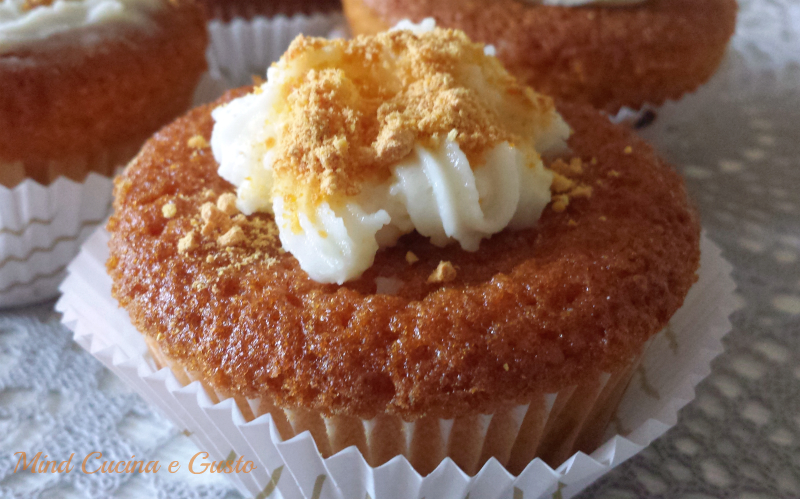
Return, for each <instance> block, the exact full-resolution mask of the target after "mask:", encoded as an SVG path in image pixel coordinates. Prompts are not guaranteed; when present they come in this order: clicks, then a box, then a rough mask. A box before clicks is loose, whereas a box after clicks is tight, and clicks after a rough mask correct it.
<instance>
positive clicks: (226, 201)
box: [217, 192, 239, 216]
mask: <svg viewBox="0 0 800 499" xmlns="http://www.w3.org/2000/svg"><path fill="white" fill-rule="evenodd" d="M217 208H219V210H220V211H221V212H223V213H225V214H226V215H228V216H233V215H236V214H237V213H239V209H238V208H236V194H234V193H232V192H226V193H225V194H223V195H221V196H220V197H219V199H217Z"/></svg>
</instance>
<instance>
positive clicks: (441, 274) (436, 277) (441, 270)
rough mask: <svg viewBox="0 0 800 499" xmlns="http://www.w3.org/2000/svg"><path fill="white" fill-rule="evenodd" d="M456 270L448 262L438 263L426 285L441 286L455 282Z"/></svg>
mask: <svg viewBox="0 0 800 499" xmlns="http://www.w3.org/2000/svg"><path fill="white" fill-rule="evenodd" d="M457 274H458V273H457V272H456V268H455V267H454V266H453V264H452V263H450V262H444V261H442V262H439V265H438V266H437V267H436V270H434V271H433V272H432V273H431V275H430V276H428V284H442V283H448V282H452V281H454V280H455V278H456V275H457Z"/></svg>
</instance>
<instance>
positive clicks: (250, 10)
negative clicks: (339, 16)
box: [200, 0, 342, 21]
mask: <svg viewBox="0 0 800 499" xmlns="http://www.w3.org/2000/svg"><path fill="white" fill-rule="evenodd" d="M200 2H201V3H202V4H203V5H204V6H205V7H206V11H207V12H208V15H209V17H211V18H213V19H219V20H222V21H230V20H231V19H233V18H236V17H241V18H244V19H251V18H253V17H256V16H265V17H273V16H277V15H284V16H293V15H297V14H304V15H311V14H329V13H333V12H337V11H339V10H341V8H342V4H341V0H200Z"/></svg>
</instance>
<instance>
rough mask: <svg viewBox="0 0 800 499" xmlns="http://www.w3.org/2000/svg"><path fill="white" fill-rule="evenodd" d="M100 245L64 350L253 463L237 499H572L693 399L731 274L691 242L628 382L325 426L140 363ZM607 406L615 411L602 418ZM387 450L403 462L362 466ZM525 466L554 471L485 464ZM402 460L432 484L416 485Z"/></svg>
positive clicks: (71, 299)
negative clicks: (683, 282)
mask: <svg viewBox="0 0 800 499" xmlns="http://www.w3.org/2000/svg"><path fill="white" fill-rule="evenodd" d="M107 241H108V234H107V233H106V232H105V231H104V230H99V231H98V232H96V233H95V234H94V235H93V236H92V237H91V238H90V240H89V241H88V242H87V243H86V244H85V245H84V247H83V249H82V251H81V253H80V255H79V256H78V257H77V258H76V259H75V261H74V262H73V263H72V264H71V265H70V267H69V277H68V278H67V279H66V281H65V282H64V283H63V285H62V288H61V289H62V291H63V293H64V295H63V296H62V298H61V300H60V301H59V303H58V304H57V309H58V310H59V311H61V312H62V313H63V314H64V315H63V322H64V323H65V324H66V325H67V326H68V327H69V328H71V329H72V330H73V331H74V333H75V340H76V341H77V342H78V343H80V344H81V345H82V346H83V347H84V348H85V349H87V350H88V351H89V352H90V353H92V355H94V356H95V357H97V358H98V359H99V360H100V361H102V362H103V363H104V364H105V365H106V366H108V367H109V369H111V370H112V371H114V372H115V373H116V374H117V375H119V376H120V377H121V378H122V379H124V380H125V381H127V382H128V384H130V385H131V386H132V387H133V388H134V389H135V390H136V391H137V392H138V393H139V394H140V395H141V396H142V397H144V398H145V399H146V400H147V401H149V402H150V403H152V404H153V405H156V406H158V407H159V408H160V409H161V411H162V412H163V413H164V414H165V415H166V416H167V417H168V418H169V419H170V420H172V421H173V422H174V424H175V425H176V426H178V427H179V428H181V429H183V430H185V431H186V432H187V434H188V435H189V436H190V437H191V438H192V439H193V440H194V441H195V442H196V443H197V445H198V447H199V449H200V450H201V451H205V452H208V453H209V455H210V457H209V460H217V461H218V460H225V459H230V458H231V457H233V456H244V459H246V460H251V461H253V462H254V463H255V465H256V466H257V468H256V469H255V470H253V471H252V472H250V473H232V474H230V475H228V476H230V477H231V479H232V480H233V482H234V484H235V485H236V487H237V488H238V489H239V490H240V491H241V492H242V493H243V494H245V495H246V496H259V497H267V496H268V495H269V494H270V493H272V494H274V495H273V496H272V497H283V498H302V497H306V498H312V497H314V498H341V499H349V498H364V497H367V496H369V497H371V498H373V499H378V498H404V499H406V498H410V497H414V498H421V497H429V498H430V497H437V498H448V497H453V498H458V499H463V498H464V497H465V496H466V495H467V494H469V496H470V499H477V498H486V499H494V498H501V497H509V498H510V497H515V498H516V497H520V496H519V495H518V494H522V497H525V498H526V499H529V498H538V497H550V496H551V495H552V494H553V493H556V492H558V493H560V494H561V497H565V498H566V497H572V496H573V495H575V494H577V493H578V492H580V491H581V490H583V489H584V488H585V487H586V486H588V485H589V484H590V483H592V482H593V481H594V480H596V479H597V478H598V477H600V476H602V475H603V474H605V473H607V472H608V471H609V470H610V469H612V468H614V467H615V466H617V465H618V464H620V463H621V462H623V461H625V460H626V459H628V458H629V457H630V456H632V455H634V454H636V453H637V452H639V451H640V450H641V449H643V448H644V447H645V446H647V445H648V444H649V443H650V442H651V441H652V440H654V439H655V438H657V437H659V436H660V435H661V434H663V433H664V432H665V431H666V430H667V429H669V428H670V427H671V426H673V425H674V424H675V423H676V421H677V412H678V410H679V409H680V408H681V407H683V406H684V405H685V404H686V403H687V402H689V401H690V400H691V399H692V398H693V397H694V386H695V385H696V384H697V383H698V382H699V381H700V380H701V379H702V378H703V377H705V376H706V375H707V374H708V372H709V370H710V362H711V360H712V359H713V358H714V357H715V356H716V355H717V354H719V353H720V352H721V351H722V345H721V338H722V336H723V335H724V334H725V333H727V331H728V330H729V329H730V323H729V322H728V315H729V314H730V313H731V312H732V311H733V310H734V309H735V301H734V299H733V291H734V288H735V285H734V283H733V281H732V279H731V278H730V271H731V267H730V265H729V264H728V263H727V262H725V261H724V260H723V259H722V258H721V256H720V250H719V248H717V246H715V245H714V244H713V243H711V242H710V241H709V240H708V239H706V238H705V237H704V238H703V240H702V244H701V249H702V257H701V269H700V279H699V281H698V282H697V283H696V284H695V285H694V287H693V288H692V289H691V291H690V293H689V296H688V297H687V299H686V303H685V304H684V306H683V307H682V308H681V309H680V310H679V311H678V312H677V313H676V314H675V316H674V317H673V318H672V320H671V321H670V323H669V327H668V328H667V329H666V330H665V331H663V332H662V333H660V334H659V335H657V336H655V337H654V338H653V339H652V340H651V341H650V343H649V345H648V348H647V349H646V351H645V352H644V354H643V356H642V359H641V362H640V363H639V364H636V363H633V364H631V366H630V368H629V372H630V375H629V373H619V374H618V375H617V376H615V377H609V376H603V377H601V378H600V379H598V380H595V383H594V384H587V385H586V386H580V387H575V388H571V389H569V390H562V392H561V393H559V394H542V396H541V397H536V398H535V399H534V400H532V401H531V404H530V405H528V406H527V407H525V406H522V407H511V408H507V409H506V410H503V411H498V413H496V414H495V415H494V416H478V417H474V418H457V419H456V420H420V421H418V422H416V423H403V422H401V421H399V420H396V419H393V418H391V417H382V418H376V419H375V420H372V421H368V422H367V421H360V420H355V419H350V418H331V419H328V420H326V419H325V418H322V417H321V416H320V415H319V414H315V413H313V412H310V411H300V410H298V411H280V410H278V409H277V408H276V407H274V405H272V404H271V403H270V401H268V400H247V399H239V398H236V397H229V396H228V395H227V394H223V393H218V392H216V391H214V390H212V389H210V387H204V386H203V385H202V383H200V382H199V381H193V375H192V373H188V372H185V371H183V370H181V369H178V368H176V369H175V370H174V371H173V370H171V369H170V368H159V365H161V364H168V362H167V361H166V359H158V360H157V359H155V358H154V357H153V356H152V355H151V354H150V352H149V349H148V346H147V344H146V342H145V340H144V337H143V336H142V335H141V334H140V333H139V332H138V331H136V329H135V328H134V327H133V326H132V325H131V323H130V320H129V318H128V316H127V313H126V312H125V311H124V310H123V309H120V308H119V307H118V305H117V303H116V301H115V300H114V299H113V298H112V297H111V279H110V278H109V277H108V275H107V274H106V273H105V266H104V265H105V260H106V258H107V256H108V249H107ZM628 379H630V382H629V383H628V382H627V380H628ZM615 399H621V402H620V403H619V404H618V408H617V409H616V410H614V407H615V406H617V404H616V403H615ZM606 420H610V421H611V424H610V425H609V427H608V428H605V426H606V424H605V421H606ZM476 435H477V436H476ZM483 435H486V436H487V438H485V442H484V441H483V440H484V439H483V438H482V437H483ZM598 435H602V436H601V437H600V438H599V439H598ZM597 440H599V442H600V443H602V445H600V447H599V448H597V449H596V450H593V451H592V452H591V454H590V455H587V454H586V453H583V452H576V453H574V454H572V455H569V454H570V453H572V452H573V450H574V449H575V448H579V449H580V448H584V449H589V448H591V447H594V446H595V441H597ZM379 443H380V444H385V445H386V446H387V447H385V448H382V447H381V445H378V444H379ZM479 449H480V450H479ZM533 449H536V450H533ZM394 450H398V451H402V452H404V455H402V456H398V457H394V458H392V459H390V460H389V461H388V462H386V463H384V464H382V465H380V466H375V467H373V466H371V465H370V463H371V462H372V463H377V462H382V461H383V460H385V458H386V455H388V454H389V453H390V452H392V453H393V452H394ZM382 453H383V454H382ZM532 453H538V454H540V455H542V454H544V455H545V457H546V458H547V459H548V460H550V461H551V462H556V461H561V460H562V459H564V458H565V459H566V460H565V461H564V462H563V464H561V465H560V466H558V467H557V468H556V469H553V468H551V467H550V466H548V465H547V464H546V463H545V461H544V460H542V459H541V458H536V459H534V460H533V461H531V462H530V463H529V464H527V466H525V467H524V469H522V470H521V472H519V474H518V475H516V474H512V473H510V472H509V471H508V470H507V469H506V468H505V467H504V466H503V465H502V464H501V462H500V461H499V460H498V458H499V459H501V460H506V459H508V460H509V466H510V468H511V469H512V470H513V471H515V473H516V472H517V471H520V470H514V467H515V466H518V465H519V463H524V462H527V460H528V459H529V458H530V457H531V455H532ZM329 454H333V455H331V456H330V457H325V455H329ZM447 454H452V456H453V458H449V457H445V455H447ZM488 456H492V457H490V458H489V459H488V460H487V461H486V463H485V464H483V465H482V466H481V467H480V469H479V470H478V469H477V468H478V467H479V466H480V465H481V463H482V461H483V460H484V459H485V458H487V457H488ZM409 459H410V460H411V461H412V462H415V464H416V465H417V466H418V467H420V468H421V469H432V470H433V471H432V472H431V473H430V474H428V475H426V476H423V475H421V474H419V473H418V472H417V471H416V470H415V469H414V466H412V464H411V462H410V461H409ZM469 468H472V469H469ZM465 470H466V471H467V472H468V473H467V472H465ZM474 471H477V474H475V475H474V476H472V473H473V472H474ZM515 494H517V495H515Z"/></svg>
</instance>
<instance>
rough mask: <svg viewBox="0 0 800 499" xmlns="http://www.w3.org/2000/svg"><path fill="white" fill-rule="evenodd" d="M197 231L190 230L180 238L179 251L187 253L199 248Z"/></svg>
mask: <svg viewBox="0 0 800 499" xmlns="http://www.w3.org/2000/svg"><path fill="white" fill-rule="evenodd" d="M196 236H197V233H196V232H195V231H193V230H190V231H189V232H188V233H187V234H186V235H185V236H183V237H182V238H180V239H179V240H178V253H186V252H187V251H192V250H193V249H195V248H197V237H196Z"/></svg>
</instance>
